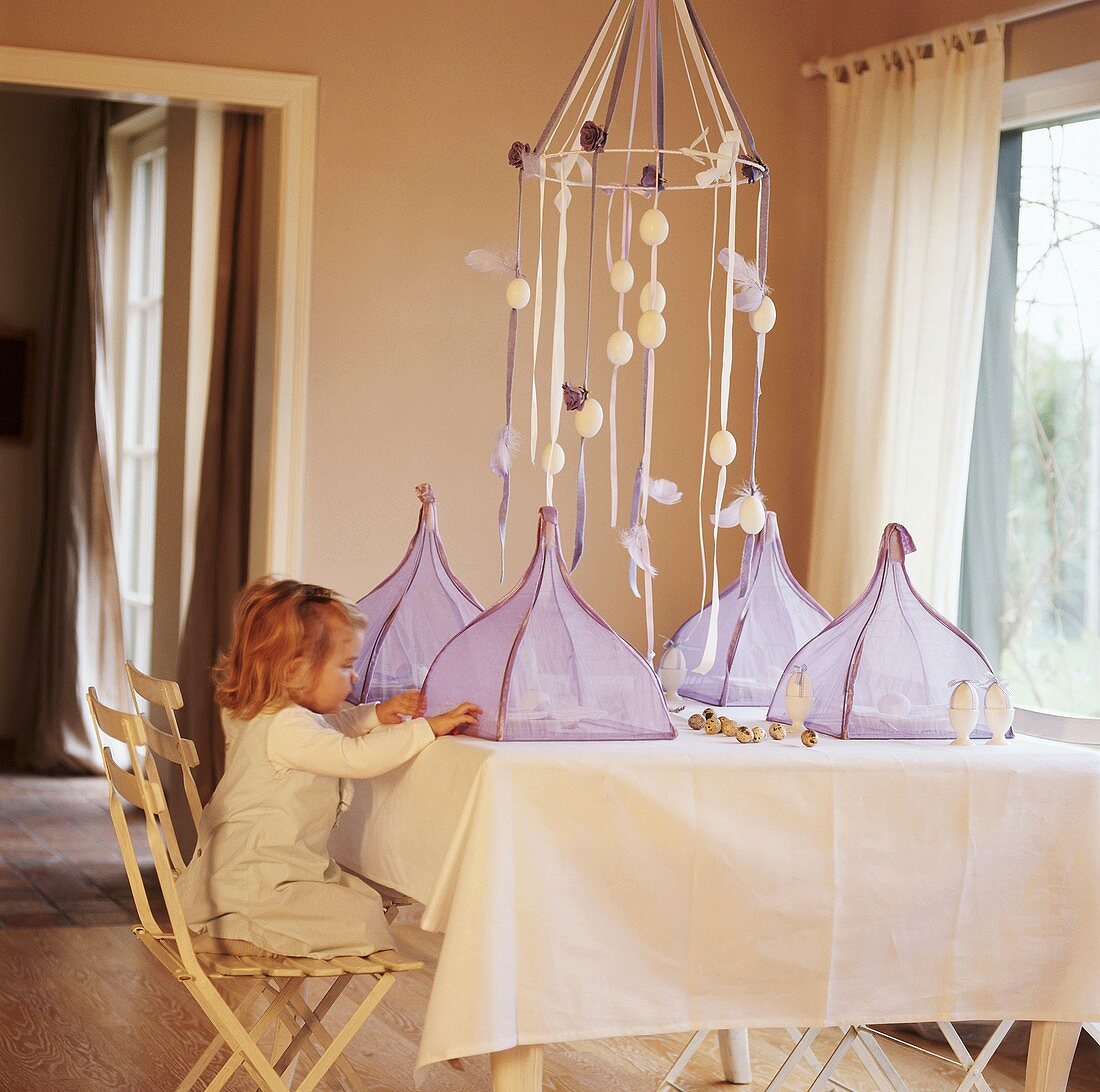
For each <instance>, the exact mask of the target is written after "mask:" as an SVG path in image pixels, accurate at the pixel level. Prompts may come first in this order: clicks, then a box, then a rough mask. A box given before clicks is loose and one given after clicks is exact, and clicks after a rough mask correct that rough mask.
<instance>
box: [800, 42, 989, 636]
mask: <svg viewBox="0 0 1100 1092" xmlns="http://www.w3.org/2000/svg"><path fill="white" fill-rule="evenodd" d="M1001 29H1002V28H1000V27H997V26H996V25H994V24H992V23H990V24H989V26H988V27H987V28H986V29H985V30H984V31H983V32H981V33H980V34H977V35H975V34H973V33H971V32H970V31H968V29H967V28H966V27H956V28H949V29H946V30H943V31H939V32H937V33H936V34H935V35H934V36H933V41H932V45H931V46H930V47H929V46H928V45H927V43H928V41H929V36H928V35H925V36H923V37H922V38H921V39H920V40H919V41H918V40H917V39H912V40H908V41H903V42H898V43H894V44H892V45H889V46H885V47H881V48H879V49H876V50H874V51H872V52H869V53H865V54H863V55H861V56H852V57H848V58H844V59H843V61H841V62H839V63H837V64H836V65H835V66H834V67H833V69H832V71H831V72H830V74H829V88H828V93H829V109H828V118H829V143H828V151H829V158H828V225H827V232H826V238H827V244H826V247H827V249H826V290H825V382H824V402H823V406H822V429H821V437H820V446H819V449H818V463H817V487H816V489H815V500H814V513H813V538H812V551H811V559H812V560H811V567H810V583H809V586H810V588H811V590H812V591H813V593H814V595H816V596H817V597H818V598H819V599H820V600H821V601H822V602H823V603H824V604H825V605H826V606H827V607H829V608H830V609H832V610H839V609H841V608H843V607H845V606H847V605H848V604H849V603H850V602H851V601H852V599H853V598H854V597H855V596H856V595H857V594H858V592H859V591H860V590H861V589H862V587H863V585H864V583H865V582H866V580H867V579H868V577H869V576H870V573H871V570H872V568H873V567H874V558H875V548H876V544H877V543H878V540H879V537H880V535H881V534H882V528H883V527H884V526H885V525H886V523H888V522H889V521H891V520H897V521H899V522H901V523H904V524H905V525H906V526H907V527H908V528H909V530H910V531H911V532H912V535H913V538H914V539H915V541H916V545H917V553H916V554H914V555H913V558H912V560H911V562H910V566H909V567H910V571H911V573H912V575H913V577H914V581H915V582H916V584H917V587H918V589H919V590H920V591H921V592H922V594H924V595H925V596H926V597H927V598H928V599H929V600H930V601H931V602H932V603H933V605H934V606H935V607H936V608H937V609H938V610H940V611H942V612H943V613H944V614H946V615H948V617H951V618H954V617H955V615H956V613H957V607H958V586H959V565H960V560H961V553H962V533H963V516H964V512H965V508H966V478H967V470H968V465H969V456H970V438H971V434H972V431H973V425H974V403H975V397H976V392H977V383H978V366H979V362H980V358H981V340H982V322H983V315H984V307H985V291H986V278H987V275H988V269H989V251H990V240H991V237H992V230H993V206H994V198H995V195H996V185H997V147H998V140H999V135H1000V134H999V127H1000V118H1001V85H1002V83H1003V79H1004V46H1003V39H1002V33H1001ZM976 38H977V39H980V40H978V41H975V39H976ZM922 43H923V45H922ZM861 68H862V69H863V71H859V69H861Z"/></svg>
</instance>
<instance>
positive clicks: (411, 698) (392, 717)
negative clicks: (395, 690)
mask: <svg viewBox="0 0 1100 1092" xmlns="http://www.w3.org/2000/svg"><path fill="white" fill-rule="evenodd" d="M376 712H377V713H378V719H379V720H380V721H381V722H382V723H383V724H400V723H401V721H402V719H403V718H404V717H419V716H422V715H423V713H424V695H423V694H421V693H420V691H419V690H407V691H406V692H405V693H404V694H396V695H395V696H394V697H392V698H389V699H388V700H387V701H380V702H379V703H378V709H377V710H376Z"/></svg>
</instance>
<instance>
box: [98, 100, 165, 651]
mask: <svg viewBox="0 0 1100 1092" xmlns="http://www.w3.org/2000/svg"><path fill="white" fill-rule="evenodd" d="M167 154H168V128H167V111H166V109H165V108H164V107H153V108H151V109H147V110H142V111H140V112H138V113H137V114H134V115H133V116H131V117H129V118H126V119H124V120H123V121H121V122H118V123H116V124H115V125H113V126H112V127H111V130H110V134H109V144H108V164H109V166H108V169H109V174H110V185H111V191H112V209H111V213H110V241H109V258H108V263H107V285H108V292H109V298H110V313H109V316H108V318H109V322H108V329H109V337H108V360H109V362H110V369H111V375H112V382H113V386H114V392H113V393H114V402H115V405H114V410H115V420H114V430H113V431H114V450H113V452H112V460H111V461H112V463H113V465H112V475H113V477H114V480H115V483H116V488H115V489H114V490H113V493H114V500H115V512H114V513H113V515H114V521H115V527H116V529H117V530H116V542H115V548H116V553H117V555H118V565H119V578H120V579H119V596H120V599H121V603H122V609H123V616H124V619H125V618H129V619H130V625H129V626H126V627H125V628H124V636H125V640H126V645H127V657H128V658H129V659H133V660H135V662H143V661H144V662H148V661H149V659H150V656H151V654H152V642H153V626H154V621H155V619H154V614H153V611H154V603H153V598H154V591H155V586H156V575H155V574H156V569H155V566H156V554H157V541H156V530H157V501H158V488H157V461H158V457H159V421H160V380H161V357H162V353H163V330H162V326H163V305H164V300H163V294H164V276H163V274H164V270H163V259H164V246H165V221H164V217H165V197H166V191H167V177H166V162H167ZM153 159H159V160H160V164H161V165H160V172H159V173H160V194H159V200H158V199H156V197H154V200H153V204H152V207H151V208H150V209H147V210H146V209H138V207H137V205H136V203H135V193H134V187H135V176H136V174H137V171H138V169H139V165H140V164H141V163H142V162H143V161H147V160H153ZM155 170H156V168H155V167H154V171H155ZM146 211H148V212H151V213H152V215H153V216H154V218H155V219H154V220H151V221H150V223H149V224H145V225H144V228H145V229H146V236H145V238H146V247H147V248H148V247H149V246H150V245H151V247H152V249H153V250H154V251H158V252H159V262H160V267H159V268H158V269H157V271H156V273H155V276H154V281H155V282H156V283H155V287H156V288H157V292H156V293H155V294H154V296H155V298H154V296H149V297H148V298H145V297H144V296H143V298H142V299H140V300H135V299H134V298H133V287H134V278H135V275H136V274H137V273H138V272H139V271H138V270H136V269H135V261H136V260H138V259H139V256H138V255H137V254H135V252H134V249H133V241H134V232H135V222H134V218H135V213H139V214H144V212H146ZM150 228H151V231H152V234H153V236H154V237H153V238H152V241H151V244H150V240H149V235H148V229H150ZM148 272H149V271H148V270H146V273H148ZM138 312H140V313H141V314H140V315H138ZM135 316H136V317H137V318H138V319H139V320H140V321H139V325H140V326H141V330H142V331H143V334H142V337H141V341H142V344H141V346H135V345H133V344H131V333H132V327H133V325H134V322H133V320H134V319H135ZM150 324H152V326H155V328H156V333H155V345H156V360H155V361H153V362H152V363H150V361H149V360H141V361H138V362H137V363H136V367H138V368H139V369H141V370H144V372H145V383H144V384H143V386H142V389H143V390H148V389H150V388H149V384H150V383H152V384H155V387H156V390H155V392H154V394H155V396H154V394H148V397H149V398H151V399H152V400H153V403H154V404H153V405H144V406H134V407H132V408H131V416H135V415H136V417H137V418H138V419H140V420H142V421H144V422H145V426H144V427H145V429H149V428H151V429H152V442H151V444H150V445H146V444H143V443H136V442H133V443H132V442H130V440H128V438H127V432H128V428H127V412H126V411H127V403H128V401H129V396H130V395H131V394H132V391H133V389H134V387H135V384H134V379H135V377H134V376H133V375H131V374H130V373H131V368H132V367H133V366H135V364H134V361H135V356H136V357H143V356H144V354H145V353H146V352H147V347H148V345H149V336H148V335H149V334H150V333H151V326H150ZM138 464H140V466H141V467H142V468H143V473H142V474H139V475H138V476H139V481H142V480H143V481H144V484H145V488H144V489H143V490H142V492H143V494H144V495H145V499H146V501H149V500H151V508H147V507H145V506H143V510H142V511H141V513H140V518H139V522H140V524H141V526H140V527H136V528H135V527H131V526H124V523H123V520H122V506H123V504H124V503H125V502H124V498H123V495H122V494H123V490H124V488H125V487H126V483H127V480H128V477H127V473H126V471H127V468H128V467H129V468H131V474H138V470H137V465H138ZM123 535H129V536H130V537H131V538H132V539H136V540H138V541H139V549H141V545H142V544H143V545H144V548H145V549H144V550H142V552H141V556H139V557H137V558H136V559H134V565H133V566H132V568H133V572H129V571H128V572H125V573H124V572H123V571H122V569H123V560H124V557H128V556H129V544H127V543H124V542H123V541H122V538H121V536H123ZM146 553H147V556H145V554H146ZM143 572H147V576H148V588H147V589H143V588H142V587H141V586H140V585H141V583H142V579H141V574H142V573H143ZM131 577H133V579H131Z"/></svg>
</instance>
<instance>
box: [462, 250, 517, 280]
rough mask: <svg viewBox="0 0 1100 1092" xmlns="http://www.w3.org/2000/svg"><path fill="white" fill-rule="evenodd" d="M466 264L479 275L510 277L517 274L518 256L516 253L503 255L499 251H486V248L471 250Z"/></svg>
mask: <svg viewBox="0 0 1100 1092" xmlns="http://www.w3.org/2000/svg"><path fill="white" fill-rule="evenodd" d="M466 264H467V265H468V266H469V267H470V268H471V269H473V270H474V271H475V272H477V273H492V274H493V275H494V276H498V277H499V276H501V275H502V274H505V273H507V274H508V275H509V276H514V275H515V272H516V254H515V251H510V252H506V253H504V254H501V253H500V251H498V250H486V249H485V248H484V247H479V248H478V249H477V250H471V251H470V253H469V254H467V255H466Z"/></svg>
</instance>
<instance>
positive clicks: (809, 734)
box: [802, 728, 817, 747]
mask: <svg viewBox="0 0 1100 1092" xmlns="http://www.w3.org/2000/svg"><path fill="white" fill-rule="evenodd" d="M802 743H803V745H804V746H806V747H813V746H815V745H816V744H817V733H816V732H815V731H814V730H813V729H812V728H807V729H806V730H805V731H804V732H803V733H802Z"/></svg>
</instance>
